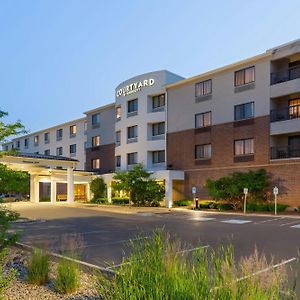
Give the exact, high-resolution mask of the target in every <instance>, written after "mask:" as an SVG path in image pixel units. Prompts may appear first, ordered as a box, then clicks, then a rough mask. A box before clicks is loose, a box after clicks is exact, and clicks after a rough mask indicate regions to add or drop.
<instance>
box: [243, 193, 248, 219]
mask: <svg viewBox="0 0 300 300" xmlns="http://www.w3.org/2000/svg"><path fill="white" fill-rule="evenodd" d="M244 195H245V197H244V214H245V213H246V207H247V195H248V188H244Z"/></svg>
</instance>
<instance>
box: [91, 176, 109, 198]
mask: <svg viewBox="0 0 300 300" xmlns="http://www.w3.org/2000/svg"><path fill="white" fill-rule="evenodd" d="M90 189H91V192H92V193H93V194H94V199H100V198H105V197H106V184H105V182H104V180H103V178H102V177H97V178H94V179H93V180H92V181H91V184H90Z"/></svg>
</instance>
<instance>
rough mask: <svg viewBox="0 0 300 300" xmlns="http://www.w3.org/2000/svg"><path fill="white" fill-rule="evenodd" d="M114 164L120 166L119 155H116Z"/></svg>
mask: <svg viewBox="0 0 300 300" xmlns="http://www.w3.org/2000/svg"><path fill="white" fill-rule="evenodd" d="M115 165H116V168H121V155H116V158H115Z"/></svg>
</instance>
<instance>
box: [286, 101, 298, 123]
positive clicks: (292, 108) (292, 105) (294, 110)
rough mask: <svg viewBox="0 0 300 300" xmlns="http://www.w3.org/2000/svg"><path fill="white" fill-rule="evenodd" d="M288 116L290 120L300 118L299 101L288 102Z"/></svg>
mask: <svg viewBox="0 0 300 300" xmlns="http://www.w3.org/2000/svg"><path fill="white" fill-rule="evenodd" d="M289 116H290V119H295V118H299V117H300V99H291V100H289Z"/></svg>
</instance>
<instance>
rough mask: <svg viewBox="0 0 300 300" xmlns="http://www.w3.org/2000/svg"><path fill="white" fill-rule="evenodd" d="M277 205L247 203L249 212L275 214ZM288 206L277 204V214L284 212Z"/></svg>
mask: <svg viewBox="0 0 300 300" xmlns="http://www.w3.org/2000/svg"><path fill="white" fill-rule="evenodd" d="M274 207H275V204H274V203H272V204H270V203H253V202H249V203H247V211H258V212H274V210H275V209H274ZM287 207H288V205H286V204H281V203H278V204H277V212H284V211H285V210H286V208H287Z"/></svg>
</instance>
